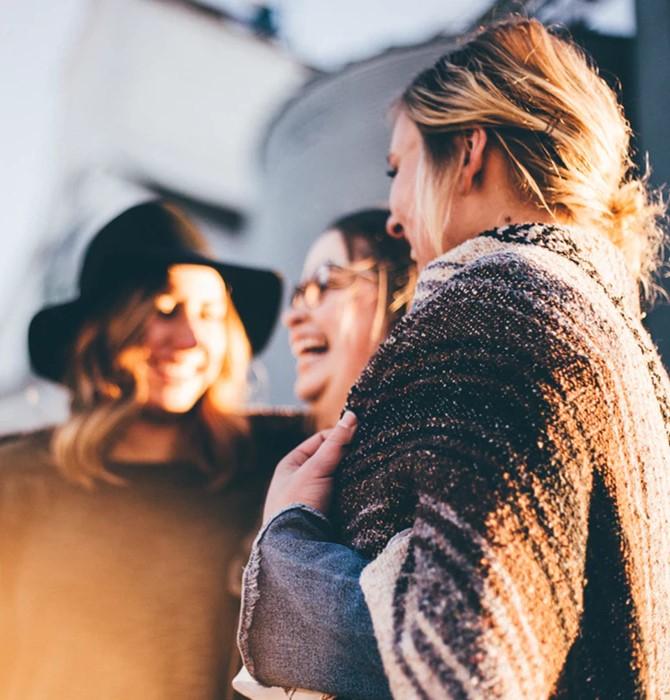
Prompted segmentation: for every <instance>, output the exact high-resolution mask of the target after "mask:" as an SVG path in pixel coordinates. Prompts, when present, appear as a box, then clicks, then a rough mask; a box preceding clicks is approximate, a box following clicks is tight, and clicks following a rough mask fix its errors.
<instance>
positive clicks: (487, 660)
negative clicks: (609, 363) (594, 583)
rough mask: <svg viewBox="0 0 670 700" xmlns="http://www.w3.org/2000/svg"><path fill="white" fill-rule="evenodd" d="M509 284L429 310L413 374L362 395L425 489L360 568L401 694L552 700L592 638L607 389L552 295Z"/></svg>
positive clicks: (455, 294) (409, 353)
mask: <svg viewBox="0 0 670 700" xmlns="http://www.w3.org/2000/svg"><path fill="white" fill-rule="evenodd" d="M494 285H495V286H494ZM501 286H503V285H501V283H500V280H495V278H494V280H493V282H492V284H491V285H490V286H486V285H474V284H470V285H468V284H461V285H459V284H455V285H452V286H451V288H450V289H449V290H448V291H449V295H448V297H447V296H445V297H443V298H442V299H438V300H437V302H431V304H432V307H431V304H429V305H427V306H426V308H425V309H422V310H421V311H417V316H418V318H417V319H416V323H417V327H419V325H418V324H420V329H421V339H420V341H418V342H417V340H416V338H414V341H413V345H412V346H411V347H410V344H409V343H410V340H411V334H408V337H407V340H405V341H403V339H402V338H400V339H399V341H398V343H397V345H401V347H399V348H398V347H396V348H394V352H396V353H399V354H398V355H397V356H398V357H399V358H400V359H399V362H405V359H406V358H408V357H411V365H410V364H409V362H407V363H406V365H407V370H406V373H405V375H404V378H403V379H402V380H401V384H399V385H398V386H396V387H394V386H392V385H393V381H394V380H393V379H392V375H389V376H387V377H386V379H385V380H383V381H382V382H381V383H377V386H376V397H375V399H374V401H371V402H368V404H365V396H364V395H359V396H354V397H353V401H352V403H353V404H358V405H354V406H353V408H354V410H357V408H358V410H359V412H361V413H363V412H365V410H366V409H367V410H368V415H367V416H366V418H369V417H370V414H371V413H374V411H377V410H378V411H382V412H383V415H384V416H385V424H386V427H387V429H386V430H385V431H384V432H383V438H381V440H383V442H384V444H383V449H384V450H386V453H387V454H392V455H393V458H392V464H390V465H389V468H390V469H392V470H393V471H394V472H395V473H402V474H404V475H406V476H405V478H406V479H407V480H408V481H411V483H412V484H413V489H412V490H413V493H414V494H415V503H414V505H413V511H414V514H413V518H412V522H411V529H410V531H409V533H408V534H407V535H406V536H405V537H403V538H402V539H400V540H398V539H397V538H396V539H395V540H393V541H392V542H391V543H390V544H389V545H388V546H387V547H386V548H385V549H384V550H383V551H382V552H381V554H379V555H378V556H377V557H376V558H375V559H374V560H373V561H372V562H371V563H370V564H369V565H368V566H367V567H366V569H365V570H364V571H363V574H362V577H361V584H362V588H363V591H364V594H365V597H366V602H367V603H368V607H369V610H370V614H371V618H372V621H373V626H374V629H375V635H376V638H377V641H378V644H379V648H380V653H381V656H382V660H383V663H384V667H385V670H386V673H387V676H388V678H389V683H390V687H391V691H392V694H393V696H394V697H397V698H433V697H441V698H509V699H512V698H538V699H539V698H546V697H548V696H549V695H550V693H551V691H552V688H553V687H554V686H555V684H556V682H557V681H558V677H559V675H560V672H561V669H562V667H563V665H564V663H565V659H566V656H567V653H568V651H569V649H570V647H571V645H572V643H573V641H574V640H575V638H576V635H577V633H578V626H579V619H580V614H581V610H582V605H583V602H582V598H583V595H582V591H583V584H584V581H583V578H584V564H585V552H586V541H587V531H588V511H589V497H590V489H591V481H592V476H591V470H592V466H593V465H592V460H591V458H592V456H593V449H594V444H595V443H594V441H597V435H595V434H594V432H597V428H598V420H597V419H596V418H597V414H598V406H597V404H598V401H599V398H598V397H599V394H598V391H597V386H596V384H597V383H596V382H595V381H594V379H593V375H592V372H591V367H590V363H589V362H586V361H585V360H584V356H583V355H582V354H581V353H580V350H579V341H578V340H576V339H575V338H574V337H570V338H568V337H566V336H565V335H562V333H561V332H560V318H559V317H557V316H555V315H554V316H552V315H551V314H548V313H545V312H544V311H543V308H542V303H543V300H542V299H541V298H535V299H533V298H532V296H530V295H528V294H526V295H519V297H518V298H516V297H515V295H514V294H513V293H509V292H508V293H507V294H503V293H501V291H500V289H501ZM529 299H530V301H529ZM529 305H530V306H529ZM533 305H534V307H533ZM403 342H405V343H406V345H405V347H402V343H403ZM387 360H388V358H387ZM385 382H387V383H388V385H386V384H385ZM380 387H381V390H380ZM380 416H381V414H380ZM371 423H372V424H374V423H375V420H374V419H373V420H372V421H371ZM366 439H367V440H368V443H367V445H366V449H367V453H366V454H368V455H373V456H374V454H375V449H376V448H375V444H374V440H375V438H374V437H373V436H372V435H370V436H363V437H362V440H366ZM380 449H381V444H380ZM407 475H408V476H407Z"/></svg>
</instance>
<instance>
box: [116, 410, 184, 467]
mask: <svg viewBox="0 0 670 700" xmlns="http://www.w3.org/2000/svg"><path fill="white" fill-rule="evenodd" d="M181 418H182V417H181V416H174V415H167V416H151V415H141V416H139V417H138V418H137V419H136V420H134V421H133V422H132V423H130V425H128V426H127V427H126V428H125V429H124V430H123V432H122V433H121V434H120V436H119V438H118V439H117V440H116V442H115V443H114V446H113V447H112V449H111V452H110V458H111V459H112V460H114V461H118V462H167V461H171V460H174V459H176V458H177V457H179V456H180V455H181V454H183V442H184V441H183V439H182V437H183V420H182V419H181Z"/></svg>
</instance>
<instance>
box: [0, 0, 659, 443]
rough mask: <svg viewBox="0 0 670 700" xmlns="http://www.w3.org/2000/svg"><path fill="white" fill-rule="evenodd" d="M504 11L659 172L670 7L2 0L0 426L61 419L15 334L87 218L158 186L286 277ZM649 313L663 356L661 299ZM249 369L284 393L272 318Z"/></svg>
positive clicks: (100, 219) (359, 199)
mask: <svg viewBox="0 0 670 700" xmlns="http://www.w3.org/2000/svg"><path fill="white" fill-rule="evenodd" d="M510 10H517V11H523V12H525V13H528V14H534V15H536V16H538V17H539V18H540V19H542V20H544V21H548V22H557V23H561V24H563V25H566V26H568V27H569V28H570V29H571V31H572V34H573V36H574V37H575V38H576V39H577V40H578V41H579V42H580V43H581V44H582V45H583V46H585V47H586V48H587V50H588V51H589V52H590V53H591V54H592V55H593V56H594V57H595V59H596V60H597V62H598V63H599V65H600V66H601V69H602V71H603V73H604V75H605V76H606V77H607V78H608V79H610V80H611V81H613V84H618V85H620V89H621V93H622V97H623V100H624V104H625V107H626V110H627V114H628V117H629V119H630V120H631V123H632V125H633V128H634V129H635V132H636V147H637V149H638V159H639V162H640V163H644V159H645V157H646V155H645V154H647V153H648V155H649V161H650V163H651V166H652V168H653V174H652V182H654V183H655V184H656V185H661V184H662V183H664V182H670V145H669V144H670V139H669V138H668V136H667V128H666V123H667V115H668V114H670V2H669V0H531V1H530V2H523V1H516V2H505V1H502V0H498V1H497V2H493V1H492V0H449V1H448V2H445V0H337V2H335V1H333V0H275V2H267V3H265V4H262V3H259V2H252V1H251V0H200V1H197V0H191V1H188V0H59V1H58V2H47V1H46V0H3V3H2V14H1V20H0V77H1V79H0V86H1V87H2V101H1V107H0V154H1V157H0V217H1V220H2V228H1V232H0V241H1V253H0V318H1V319H2V333H0V433H7V432H11V431H15V430H25V429H30V428H33V427H37V426H39V425H44V424H47V423H52V422H54V421H57V420H60V419H61V418H62V417H63V416H64V415H65V413H66V411H67V397H66V396H65V394H64V392H63V391H62V390H61V389H59V388H58V387H57V386H55V385H51V384H49V383H47V382H44V381H42V380H39V379H37V378H36V377H35V376H33V375H32V374H31V373H30V370H29V365H28V356H27V350H26V340H25V338H26V330H27V326H28V322H29V320H30V317H31V316H32V314H33V313H34V312H35V311H36V310H37V308H39V307H40V306H41V305H43V304H44V303H46V302H49V303H54V302H58V301H63V300H65V299H68V298H71V297H73V296H74V295H75V294H76V278H77V272H78V266H79V262H80V259H81V254H82V251H83V249H84V248H85V246H86V244H87V242H88V240H89V239H90V237H91V235H92V234H93V233H94V232H95V231H96V230H97V229H98V228H99V227H100V226H101V225H102V224H104V223H105V222H106V221H107V220H109V219H110V218H112V216H114V215H115V214H116V213H118V212H120V211H121V210H122V209H123V208H125V207H127V206H129V205H131V204H133V203H135V202H136V201H139V200H141V199H144V198H146V197H147V196H149V195H150V194H152V193H158V194H161V195H164V196H166V197H169V198H171V199H174V200H176V201H177V202H178V203H180V204H182V205H183V206H184V207H185V208H186V209H187V211H188V212H189V213H190V214H191V215H192V216H194V217H195V218H196V220H197V221H198V222H199V223H200V224H201V225H202V226H203V228H204V230H205V231H206V233H207V235H208V237H209V239H210V241H211V243H212V245H213V247H214V248H215V250H216V252H217V254H218V255H220V256H221V257H223V258H225V259H228V260H230V261H235V262H243V263H250V264H257V265H267V266H272V267H275V268H277V269H279V270H281V271H282V272H283V274H284V276H285V278H286V281H287V287H290V286H291V284H292V283H294V282H295V281H296V280H297V278H298V277H299V274H300V268H301V265H302V259H303V256H304V253H305V251H306V249H307V248H308V246H309V244H310V242H311V241H312V240H313V239H314V238H315V237H316V236H317V235H318V233H319V232H320V231H321V230H322V229H323V228H324V227H325V226H326V225H327V224H328V223H329V221H331V220H332V219H333V218H335V217H337V216H339V215H341V214H344V213H347V212H349V211H351V210H353V209H357V208H360V207H365V206H371V205H376V204H384V203H385V199H386V192H387V185H388V183H387V180H386V179H385V177H384V171H385V154H386V147H387V141H388V135H389V124H388V119H387V117H386V111H387V109H388V106H389V104H390V103H391V101H392V100H393V98H394V96H396V95H397V94H398V92H399V91H400V90H401V89H402V87H403V85H404V84H405V83H406V82H407V81H408V80H409V79H410V78H411V77H412V76H413V75H414V74H415V73H416V72H418V71H419V70H420V69H422V68H424V67H426V66H428V65H430V64H431V63H432V62H433V61H434V59H435V58H437V56H439V55H440V54H441V53H443V52H444V51H445V50H447V49H448V48H449V46H450V45H451V43H452V41H453V38H454V37H457V36H458V35H459V34H460V33H462V32H463V31H466V30H467V29H469V28H471V27H473V26H475V25H477V24H478V23H479V22H481V21H485V20H486V19H487V18H490V17H497V16H503V15H504V14H506V13H507V12H509V11H510ZM259 303H263V300H262V299H259ZM648 323H649V326H650V328H651V330H652V333H653V334H654V337H655V339H656V341H657V342H658V343H659V345H660V347H661V350H662V351H663V353H664V356H665V358H666V361H667V359H668V358H670V314H669V313H668V309H667V307H660V308H658V309H656V310H655V311H654V312H652V313H651V314H650V316H649V317H648ZM254 374H255V396H254V400H255V401H256V402H260V403H270V404H274V405H278V404H283V405H287V404H288V405H290V404H295V399H294V397H293V392H292V385H293V380H294V375H293V361H292V358H291V356H290V354H289V351H288V346H287V337H286V332H285V331H284V330H283V329H282V328H278V329H277V332H276V334H275V337H274V339H273V341H272V343H271V345H270V347H269V348H268V349H267V350H266V351H265V353H264V354H263V355H262V356H261V357H260V358H259V360H258V361H257V362H256V363H255V368H254Z"/></svg>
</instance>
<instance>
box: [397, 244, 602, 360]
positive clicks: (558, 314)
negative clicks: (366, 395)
mask: <svg viewBox="0 0 670 700" xmlns="http://www.w3.org/2000/svg"><path fill="white" fill-rule="evenodd" d="M594 320H595V318H594V311H593V305H592V303H591V300H590V299H589V298H588V297H587V296H585V295H584V294H583V292H582V291H580V290H579V289H577V288H576V287H575V286H574V285H571V284H570V283H569V281H566V279H564V278H563V277H561V276H559V275H557V274H555V273H554V272H553V271H552V270H551V269H550V268H549V267H548V266H546V265H544V264H541V263H538V261H536V260H535V259H533V258H532V257H529V256H528V255H526V254H524V253H523V252H519V251H514V250H500V251H495V252H492V253H489V254H484V255H481V256H479V257H477V258H475V259H473V260H471V261H469V262H468V263H467V264H465V265H463V266H462V267H461V268H460V269H459V270H457V271H456V272H454V273H452V274H450V275H449V276H448V277H447V278H446V279H445V280H444V281H443V282H442V283H440V284H439V285H435V287H434V288H433V290H432V291H431V293H430V294H429V295H428V296H427V297H426V298H424V299H423V300H420V301H419V303H417V305H416V308H415V309H414V310H413V311H412V312H411V313H410V314H409V315H408V316H407V317H406V319H405V320H404V321H405V322H404V324H403V323H401V325H399V327H398V329H397V336H396V338H395V339H394V341H392V343H397V341H398V340H401V341H404V342H401V343H400V345H401V346H403V347H404V348H406V347H407V343H411V346H412V347H415V348H417V350H419V349H421V348H426V347H434V346H435V345H436V344H438V345H439V344H446V345H448V346H450V347H459V346H468V345H474V346H476V345H478V344H481V345H482V346H486V345H490V346H491V347H495V348H497V350H496V352H499V351H501V350H503V349H505V350H507V351H510V352H513V353H514V354H518V353H519V352H525V351H528V352H530V353H531V354H535V351H537V352H538V353H540V354H541V353H542V352H543V350H542V348H544V347H546V346H548V345H549V346H552V347H554V346H557V347H561V348H562V352H566V351H567V352H568V353H569V354H571V355H572V354H573V353H576V354H578V355H583V354H584V353H586V352H587V350H588V348H587V347H586V346H585V345H584V337H585V336H586V335H587V333H586V331H587V330H588V329H589V328H590V327H592V325H593V322H594Z"/></svg>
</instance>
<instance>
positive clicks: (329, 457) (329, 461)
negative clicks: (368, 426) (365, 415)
mask: <svg viewBox="0 0 670 700" xmlns="http://www.w3.org/2000/svg"><path fill="white" fill-rule="evenodd" d="M357 424H358V422H357V419H356V415H355V414H354V413H353V412H352V411H346V412H345V414H344V415H343V416H342V418H340V420H339V421H338V422H337V423H336V425H335V427H334V428H333V429H332V430H331V431H330V432H329V433H328V435H327V436H326V438H325V440H324V441H323V442H322V443H321V445H320V446H319V449H318V450H317V451H316V452H315V453H314V455H313V456H312V457H310V458H309V460H307V462H306V463H305V467H308V468H309V470H310V471H312V472H313V473H314V474H315V475H316V476H329V475H330V474H332V473H333V472H334V471H335V469H336V467H337V465H338V464H339V463H340V460H341V459H342V454H343V453H344V448H345V447H346V446H347V445H348V444H349V443H350V442H351V440H352V439H353V437H354V433H355V432H356V427H357Z"/></svg>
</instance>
